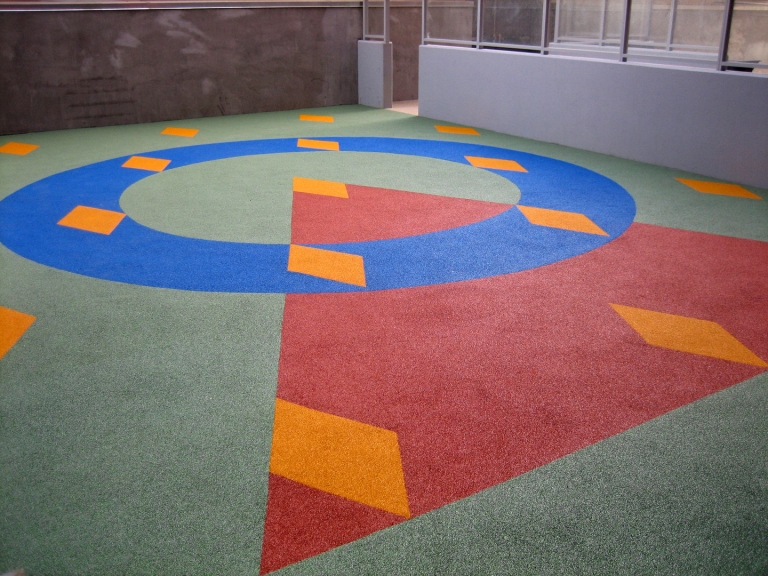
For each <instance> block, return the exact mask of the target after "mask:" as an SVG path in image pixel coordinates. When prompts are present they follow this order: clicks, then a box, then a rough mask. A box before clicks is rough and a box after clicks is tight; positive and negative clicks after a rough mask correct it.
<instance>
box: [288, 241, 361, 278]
mask: <svg viewBox="0 0 768 576" xmlns="http://www.w3.org/2000/svg"><path fill="white" fill-rule="evenodd" d="M288 271H289V272H298V273H300V274H307V275H309V276H315V277H317V278H325V279H326V280H333V281H335V282H343V283H345V284H354V285H355V286H365V264H364V262H363V257H362V256H358V255H357V254H347V253H345V252H334V251H333V250H322V249H320V248H309V247H307V246H298V245H296V244H291V246H290V248H289V252H288Z"/></svg>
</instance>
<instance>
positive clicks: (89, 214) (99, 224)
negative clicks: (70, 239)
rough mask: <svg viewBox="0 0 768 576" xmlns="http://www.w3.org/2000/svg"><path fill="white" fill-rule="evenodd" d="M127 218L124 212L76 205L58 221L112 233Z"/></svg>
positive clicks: (73, 226) (94, 230) (66, 224)
mask: <svg viewBox="0 0 768 576" xmlns="http://www.w3.org/2000/svg"><path fill="white" fill-rule="evenodd" d="M123 218H125V214H124V213H122V212H113V211H112V210H103V209H101V208H91V207H90V206H76V207H75V208H74V209H73V210H72V211H71V212H70V213H69V214H67V215H66V216H64V218H62V219H61V220H59V221H58V224H59V225H61V226H67V227H69V228H77V229H78V230H85V231H87V232H96V233H97V234H105V235H109V234H112V232H113V231H114V229H115V228H117V225H118V224H120V222H121V221H122V220H123Z"/></svg>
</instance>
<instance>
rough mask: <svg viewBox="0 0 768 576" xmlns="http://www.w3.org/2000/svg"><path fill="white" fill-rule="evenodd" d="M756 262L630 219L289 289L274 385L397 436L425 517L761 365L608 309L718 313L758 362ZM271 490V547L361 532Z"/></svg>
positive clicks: (709, 238)
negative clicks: (389, 281) (566, 248)
mask: <svg viewBox="0 0 768 576" xmlns="http://www.w3.org/2000/svg"><path fill="white" fill-rule="evenodd" d="M766 262H768V243H762V242H755V241H749V240H740V239H734V238H727V237H721V236H713V235H707V234H701V233H696V232H686V231H680V230H674V229H669V228H662V227H658V226H650V225H643V224H634V225H632V226H631V227H630V229H629V230H628V231H627V232H626V233H625V234H624V235H623V236H621V237H620V238H618V239H617V240H615V241H614V242H611V243H610V244H607V245H606V246H603V247H602V248H600V249H598V250H595V251H593V252H590V253H588V254H584V255H581V256H578V257H576V258H573V259H570V260H567V261H564V262H560V263H557V264H553V265H550V266H546V267H543V268H539V269H535V270H530V271H527V272H521V273H517V274H510V275H506V276H500V277H495V278H487V279H482V280H475V281H470V282H460V283H455V284H446V285H439V286H431V287H424V288H413V289H402V290H392V291H382V292H369V293H348V294H318V295H288V296H287V300H286V306H285V318H284V323H283V340H282V350H281V358H280V372H279V383H278V396H279V397H280V398H283V399H285V400H288V401H291V402H295V403H297V404H301V405H303V406H307V407H310V408H314V409H317V410H322V411H324V412H329V413H331V414H336V415H339V416H343V417H346V418H351V419H354V420H358V421H361V422H366V423H369V424H373V425H375V426H380V427H383V428H386V429H389V430H393V431H395V432H397V434H398V437H399V441H400V450H401V454H402V458H403V466H404V472H405V482H406V488H407V490H408V495H409V501H410V508H411V512H412V514H413V515H418V514H422V513H424V512H427V511H429V510H432V509H434V508H437V507H439V506H443V505H445V504H447V503H449V502H453V501H455V500H457V499H459V498H463V497H466V496H468V495H470V494H473V493H475V492H478V491H479V490H482V489H484V488H488V487H490V486H493V485H495V484H498V483H500V482H503V481H505V480H508V479H510V478H513V477H515V476H517V475H519V474H522V473H524V472H527V471H529V470H531V469H533V468H536V467H538V466H541V465H543V464H546V463H548V462H551V461H553V460H555V459H556V458H559V457H561V456H564V455H566V454H569V453H571V452H573V451H575V450H578V449H580V448H583V447H585V446H588V445H590V444H593V443H595V442H598V441H600V440H602V439H604V438H607V437H609V436H611V435H613V434H617V433H620V432H622V431H625V430H627V429H628V428H631V427H633V426H636V425H638V424H641V423H643V422H646V421H647V420H649V419H651V418H654V417H656V416H659V415H661V414H664V413H665V412H668V411H670V410H673V409H675V408H677V407H680V406H683V405H685V404H687V403H689V402H692V401H694V400H697V399H699V398H701V397H703V396H706V395H708V394H711V393H713V392H716V391H718V390H722V389H724V388H726V387H728V386H731V385H733V384H736V383H738V382H741V381H743V380H745V379H747V378H750V377H752V376H754V375H756V374H758V373H760V372H762V371H763V370H762V369H761V368H758V367H755V366H748V365H742V364H737V363H733V362H728V361H724V360H716V359H713V358H708V357H702V356H695V355H692V354H686V353H682V352H675V351H671V350H666V349H661V348H655V347H652V346H649V345H648V344H646V343H645V342H644V341H643V340H642V338H641V337H640V336H639V335H638V334H637V333H635V332H634V331H633V330H632V329H631V328H630V327H629V326H628V325H627V324H626V323H625V322H624V321H623V320H622V319H621V318H620V317H619V316H618V314H616V312H614V311H613V309H612V308H611V307H610V306H609V304H610V303H617V304H623V305H627V306H634V307H638V308H645V309H649V310H657V311H661V312H668V313H672V314H679V315H683V316H690V317H694V318H701V319H706V320H713V321H715V322H718V323H720V324H721V325H722V326H723V327H724V328H725V329H726V330H728V331H729V332H731V333H732V334H733V335H734V336H735V337H736V338H737V339H739V340H740V341H741V342H742V343H743V344H745V345H746V346H747V347H748V348H750V349H751V350H752V351H753V352H755V353H756V354H757V355H758V356H760V357H761V358H763V359H768V334H767V333H766V331H765V325H766V320H768V274H765V263H766ZM270 492H271V493H270V508H269V511H268V517H267V529H268V531H269V540H268V543H267V544H268V546H269V547H272V546H274V547H276V548H279V549H286V550H287V549H292V548H295V549H297V550H298V549H301V550H306V551H307V552H308V553H309V554H315V553H319V552H322V551H324V550H327V549H330V548H332V547H333V546H336V545H338V544H341V543H343V542H344V541H350V540H351V539H355V538H358V537H360V536H362V535H363V534H362V533H361V532H356V533H355V534H352V533H351V532H349V529H348V528H346V527H347V526H348V525H349V524H350V517H349V516H348V515H344V514H342V515H341V516H340V517H339V520H338V524H337V521H336V520H334V518H333V517H332V516H331V515H326V520H327V521H324V522H323V523H322V524H318V523H316V522H314V521H307V520H306V519H305V517H304V516H303V515H294V517H293V518H294V519H293V520H292V521H287V520H281V521H280V522H279V523H276V521H275V520H273V519H272V514H273V509H274V510H278V509H282V508H284V507H285V506H287V505H288V504H287V503H286V502H283V501H282V500H284V499H285V498H292V497H291V496H285V495H283V493H282V492H278V491H275V492H274V494H273V493H272V490H270ZM281 507H282V508H281ZM360 518H361V526H367V524H366V523H365V522H366V520H365V518H366V516H365V515H364V514H362V513H361V514H360ZM292 522H293V523H292ZM376 529H378V528H375V527H373V529H372V530H371V531H373V530H376ZM345 534H346V536H342V535H345ZM337 536H338V537H337ZM307 540H311V541H312V545H311V546H308V545H307V544H306V541H307ZM267 544H265V558H270V557H272V556H270V554H273V553H272V552H271V551H270V550H269V549H268V547H267ZM292 558H293V559H294V560H298V559H299V558H298V555H296V556H292ZM294 560H291V561H294ZM279 564H280V563H279V562H275V563H273V564H272V566H274V567H275V568H276V567H278V565H279Z"/></svg>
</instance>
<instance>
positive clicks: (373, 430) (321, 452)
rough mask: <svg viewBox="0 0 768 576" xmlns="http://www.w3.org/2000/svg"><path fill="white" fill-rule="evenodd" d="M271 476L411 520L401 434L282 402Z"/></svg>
mask: <svg viewBox="0 0 768 576" xmlns="http://www.w3.org/2000/svg"><path fill="white" fill-rule="evenodd" d="M269 471H270V472H272V473H273V474H277V475H278V476H282V477H284V478H288V479H290V480H293V481H294V482H299V483H301V484H304V485H305V486H311V487H312V488H316V489H318V490H323V491H324V492H328V493H330V494H335V495H337V496H341V497H343V498H348V499H349V500H353V501H355V502H360V503H361V504H366V505H367V506H372V507H374V508H379V509H380V510H386V511H387V512H391V513H393V514H398V515H399V516H403V517H405V518H409V517H410V515H411V514H410V510H409V507H408V495H407V493H406V490H405V479H404V476H403V467H402V461H401V458H400V446H399V442H398V439H397V434H396V433H395V432H392V431H390V430H385V429H384V428H378V427H376V426H371V425H369V424H364V423H362V422H357V421H355V420H349V419H347V418H341V417H339V416H334V415H333V414H327V413H325V412H320V411H318V410H312V409H310V408H305V407H303V406H299V405H298V404H293V403H291V402H286V401H284V400H280V399H279V398H278V399H277V400H276V402H275V424H274V433H273V435H272V455H271V458H270V462H269Z"/></svg>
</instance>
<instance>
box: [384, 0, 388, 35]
mask: <svg viewBox="0 0 768 576" xmlns="http://www.w3.org/2000/svg"><path fill="white" fill-rule="evenodd" d="M388 42H389V0H384V43H385V44H387V43H388Z"/></svg>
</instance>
